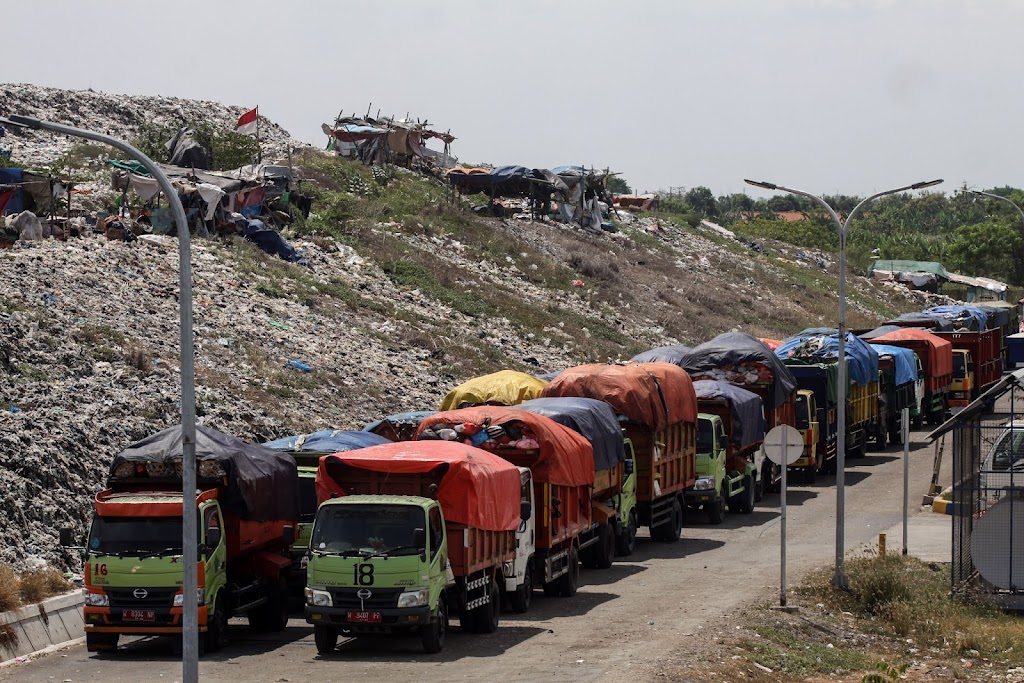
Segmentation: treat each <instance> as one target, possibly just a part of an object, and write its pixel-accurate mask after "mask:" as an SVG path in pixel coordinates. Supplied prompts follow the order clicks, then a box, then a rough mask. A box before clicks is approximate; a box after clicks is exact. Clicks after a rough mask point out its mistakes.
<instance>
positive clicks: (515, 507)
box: [316, 441, 520, 576]
mask: <svg viewBox="0 0 1024 683" xmlns="http://www.w3.org/2000/svg"><path fill="white" fill-rule="evenodd" d="M316 486H317V496H318V498H320V501H321V502H323V501H325V500H330V499H332V498H336V497H339V496H345V495H349V496H354V495H359V496H376V495H388V496H419V497H422V498H434V499H436V500H437V502H438V503H439V504H440V505H441V510H442V511H443V512H444V519H445V525H446V526H447V529H448V538H449V539H450V542H449V547H448V552H449V560H450V561H451V566H452V572H453V573H454V574H455V575H456V576H468V575H469V574H471V573H473V572H477V571H480V570H481V569H484V568H487V567H494V566H498V565H499V564H500V563H501V562H504V561H506V560H510V559H511V555H512V553H514V552H515V531H516V529H518V528H519V524H520V519H519V510H520V506H519V502H520V501H519V470H518V469H516V468H515V466H513V465H511V464H509V463H508V462H506V461H505V460H502V459H501V458H499V457H497V456H495V455H492V454H490V453H487V452H485V451H481V450H479V449H476V448H471V447H469V446H466V445H463V444H460V443H451V442H446V441H445V442H439V441H434V442H430V441H424V442H416V441H403V442H400V443H394V444H383V445H380V446H372V447H370V448H363V449H360V450H358V451H350V452H346V453H335V454H334V455H325V456H324V457H322V458H320V467H319V469H318V470H317V473H316ZM464 538H467V539H469V541H470V542H469V543H468V544H467V543H464V542H463V539H464Z"/></svg>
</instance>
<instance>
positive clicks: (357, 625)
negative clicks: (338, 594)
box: [304, 605, 430, 635]
mask: <svg viewBox="0 0 1024 683" xmlns="http://www.w3.org/2000/svg"><path fill="white" fill-rule="evenodd" d="M368 611H369V612H371V613H375V612H380V615H381V620H380V621H379V622H372V623H367V622H362V621H352V620H351V619H350V618H349V617H350V615H352V614H353V613H355V611H354V610H349V609H344V608H340V607H313V606H310V605H306V607H305V610H304V614H305V616H306V623H308V624H313V625H314V626H333V627H335V628H337V629H339V630H343V631H348V632H349V633H353V634H356V635H373V634H379V633H398V632H403V631H413V630H416V629H419V628H420V627H421V626H426V625H427V624H429V623H430V608H429V607H410V608H406V609H381V610H368Z"/></svg>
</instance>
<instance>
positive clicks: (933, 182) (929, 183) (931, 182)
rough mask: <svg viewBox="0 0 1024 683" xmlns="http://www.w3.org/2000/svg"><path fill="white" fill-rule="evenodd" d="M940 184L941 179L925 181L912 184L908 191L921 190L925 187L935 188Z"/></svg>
mask: <svg viewBox="0 0 1024 683" xmlns="http://www.w3.org/2000/svg"><path fill="white" fill-rule="evenodd" d="M941 182H942V178H939V179H937V180H925V181H924V182H920V183H914V184H913V185H911V186H910V189H911V190H923V189H925V188H926V187H935V186H936V185H938V184H939V183H941Z"/></svg>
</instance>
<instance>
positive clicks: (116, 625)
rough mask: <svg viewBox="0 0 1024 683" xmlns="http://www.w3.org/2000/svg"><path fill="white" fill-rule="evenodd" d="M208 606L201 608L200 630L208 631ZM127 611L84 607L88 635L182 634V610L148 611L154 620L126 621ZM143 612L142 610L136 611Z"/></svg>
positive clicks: (83, 614)
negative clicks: (151, 613)
mask: <svg viewBox="0 0 1024 683" xmlns="http://www.w3.org/2000/svg"><path fill="white" fill-rule="evenodd" d="M206 609H207V608H206V605H200V606H199V630H200V631H206ZM125 611H126V610H122V609H118V608H114V609H111V608H109V607H83V608H82V618H83V620H84V621H85V632H86V633H123V634H126V635H140V636H160V635H171V634H174V633H181V629H182V624H181V608H180V607H169V608H168V607H164V608H160V609H153V610H148V611H151V612H153V619H152V620H147V621H125V620H124V618H123V617H124V612H125ZM135 611H141V610H135Z"/></svg>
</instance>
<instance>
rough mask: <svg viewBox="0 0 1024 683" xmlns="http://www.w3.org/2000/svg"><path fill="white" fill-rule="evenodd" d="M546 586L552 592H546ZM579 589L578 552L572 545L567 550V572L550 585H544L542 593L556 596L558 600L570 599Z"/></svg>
mask: <svg viewBox="0 0 1024 683" xmlns="http://www.w3.org/2000/svg"><path fill="white" fill-rule="evenodd" d="M548 586H551V587H552V591H551V592H549V591H548ZM579 587H580V551H579V550H577V548H576V546H575V545H574V546H573V547H572V548H571V549H570V550H569V571H567V572H566V573H564V574H562V575H561V576H559V577H558V578H557V579H555V580H554V581H552V582H551V583H548V584H545V585H544V592H545V593H548V595H556V596H558V597H560V598H571V597H572V596H574V595H576V590H577V589H578V588H579Z"/></svg>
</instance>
